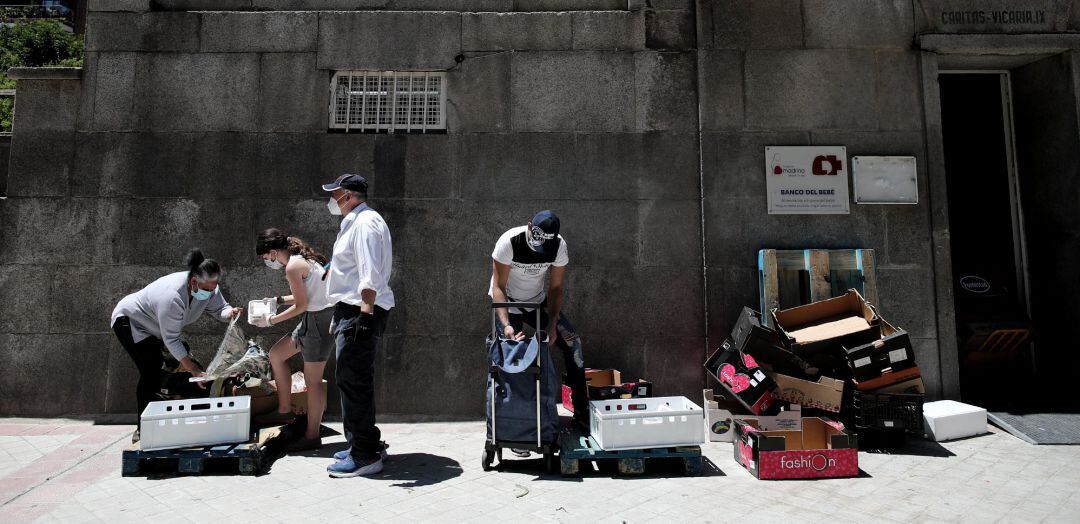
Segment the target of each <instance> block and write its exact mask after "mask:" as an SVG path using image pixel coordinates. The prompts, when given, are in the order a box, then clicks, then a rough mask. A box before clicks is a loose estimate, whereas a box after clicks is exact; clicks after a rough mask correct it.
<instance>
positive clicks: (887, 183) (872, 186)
mask: <svg viewBox="0 0 1080 524" xmlns="http://www.w3.org/2000/svg"><path fill="white" fill-rule="evenodd" d="M917 175H918V169H917V166H916V164H915V157H913V156H853V157H851V178H852V180H853V181H854V182H853V185H854V186H855V203H856V204H918V203H919V183H918V177H917Z"/></svg>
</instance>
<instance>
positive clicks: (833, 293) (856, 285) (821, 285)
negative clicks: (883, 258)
mask: <svg viewBox="0 0 1080 524" xmlns="http://www.w3.org/2000/svg"><path fill="white" fill-rule="evenodd" d="M758 289H759V293H760V295H759V299H760V306H761V318H762V322H763V323H764V324H765V325H769V323H770V322H771V320H770V318H769V311H771V310H772V309H776V308H779V309H788V308H793V307H795V306H801V305H803V304H809V303H811V302H817V301H818V300H824V299H826V298H832V297H837V296H840V295H843V294H844V293H846V292H847V290H848V289H855V290H857V291H858V292H859V294H861V295H862V296H863V297H864V298H866V300H867V301H868V302H870V303H871V304H874V305H877V304H878V300H877V298H878V296H877V278H876V265H875V257H874V250H873V249H795V250H783V249H762V250H761V251H758Z"/></svg>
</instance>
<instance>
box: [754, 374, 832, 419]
mask: <svg viewBox="0 0 1080 524" xmlns="http://www.w3.org/2000/svg"><path fill="white" fill-rule="evenodd" d="M769 377H770V378H772V380H773V381H774V382H776V398H779V399H780V400H785V401H787V402H791V403H792V404H799V405H801V406H804V407H808V408H817V409H823V410H825V411H831V412H833V413H839V412H840V406H841V403H842V402H843V399H844V381H843V380H837V379H835V378H829V377H819V378H818V379H817V381H816V382H811V381H809V380H803V379H800V378H795V377H790V376H787V375H782V374H780V373H770V374H769Z"/></svg>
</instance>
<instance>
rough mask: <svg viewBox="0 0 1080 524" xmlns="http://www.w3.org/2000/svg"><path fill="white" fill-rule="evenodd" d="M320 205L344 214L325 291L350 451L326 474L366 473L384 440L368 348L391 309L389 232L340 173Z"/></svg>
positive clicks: (377, 467)
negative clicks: (378, 423)
mask: <svg viewBox="0 0 1080 524" xmlns="http://www.w3.org/2000/svg"><path fill="white" fill-rule="evenodd" d="M322 188H323V190H325V191H329V192H330V201H329V202H327V207H328V208H329V210H330V214H332V215H344V218H343V219H342V220H341V229H340V230H339V231H338V234H337V240H335V241H334V251H333V256H332V257H331V259H330V269H329V271H327V278H326V290H327V295H329V297H330V301H331V302H333V303H335V306H334V319H333V321H332V323H331V324H330V329H331V332H332V333H333V335H334V340H335V343H336V346H337V371H336V375H335V377H336V379H337V386H338V390H339V391H340V393H341V419H342V423H343V425H344V427H345V438H346V439H347V440H348V442H349V446H350V447H349V449H347V450H344V451H341V452H338V453H336V454H335V455H334V458H335V459H337V461H336V462H335V463H334V464H331V465H330V466H329V467H327V468H326V469H327V471H329V472H330V476H331V477H338V478H340V477H355V476H358V475H373V474H375V473H378V472H380V471H382V469H383V464H382V459H383V455H384V444H383V443H382V442H381V440H380V438H381V434H380V431H379V428H378V427H377V426H376V425H375V349H376V346H377V344H378V342H379V338H380V337H381V336H382V333H383V329H384V328H385V327H386V317H387V316H388V315H389V314H390V310H391V309H392V308H393V307H394V292H393V291H391V290H390V266H391V261H392V259H393V250H392V247H391V242H390V230H389V229H387V227H386V222H385V221H383V218H382V216H381V215H379V213H377V212H375V211H374V210H373V209H371V208H370V207H368V205H367V190H368V185H367V181H366V180H364V177H362V176H360V175H350V174H345V175H341V176H340V177H338V178H337V180H335V181H334V182H333V183H330V184H326V185H324V186H322Z"/></svg>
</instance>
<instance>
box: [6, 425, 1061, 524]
mask: <svg viewBox="0 0 1080 524" xmlns="http://www.w3.org/2000/svg"><path fill="white" fill-rule="evenodd" d="M329 426H330V427H331V428H332V429H334V430H337V431H340V429H341V427H340V424H330V425H329ZM381 427H382V430H383V435H384V438H385V439H386V440H387V441H388V442H389V443H390V445H391V448H390V452H391V455H390V458H388V459H387V462H386V470H385V471H384V472H383V473H381V474H379V475H376V476H375V477H373V478H353V479H331V478H329V477H328V476H327V474H326V471H325V468H326V466H327V464H329V463H330V459H328V458H326V457H328V456H329V455H330V454H331V453H333V452H334V451H337V450H339V449H342V448H343V447H344V445H343V444H342V441H343V437H341V436H340V435H338V436H335V437H331V438H327V439H325V440H324V442H327V443H329V444H330V445H327V446H324V447H323V449H322V450H319V451H318V452H317V453H307V454H305V455H292V456H286V457H283V458H280V459H278V460H276V461H275V462H273V463H272V464H271V466H270V468H269V471H268V472H266V473H265V474H262V475H260V476H257V477H243V476H229V475H221V474H218V475H207V476H185V477H177V476H169V475H160V474H159V475H153V476H151V477H150V478H146V477H121V476H120V462H121V461H120V452H121V451H122V450H123V449H124V448H125V447H126V446H127V445H128V443H129V442H130V435H131V432H132V430H133V426H122V425H117V426H96V425H92V424H91V423H88V422H77V421H60V420H19V419H7V420H4V419H0V504H2V507H0V515H3V521H4V522H8V523H10V522H65V523H68V522H145V521H153V522H155V523H167V522H205V521H208V520H219V521H224V520H227V521H236V522H260V523H262V522H291V523H296V522H311V521H318V522H323V521H348V522H363V521H375V522H385V521H398V522H417V521H423V522H427V521H436V522H460V521H492V522H495V521H499V522H506V521H512V522H517V521H526V520H528V521H577V522H582V521H598V522H639V521H663V522H671V521H683V522H707V521H713V522H729V521H734V520H737V519H741V518H744V517H745V518H747V519H748V520H750V521H753V522H785V523H790V522H821V521H824V520H825V519H829V520H830V521H831V522H868V521H873V522H883V521H884V522H890V521H898V522H910V521H916V522H924V521H945V522H951V521H962V522H994V521H999V520H1001V521H1007V522H1076V521H1077V520H1078V519H1080V468H1077V464H1080V446H1033V445H1030V444H1027V443H1025V442H1023V441H1021V440H1019V439H1017V438H1015V437H1013V436H1011V435H1009V434H1007V433H1003V432H1001V431H998V430H997V429H996V428H991V431H992V432H991V433H990V434H987V435H983V436H979V437H973V438H969V439H964V440H960V441H956V442H948V443H943V444H942V445H940V446H939V445H937V444H933V443H929V442H922V441H919V442H918V445H916V446H912V447H911V448H909V449H908V450H907V453H912V454H903V455H901V454H892V455H889V454H875V453H860V454H859V465H860V466H861V468H862V470H863V472H864V473H863V475H862V476H861V477H860V478H854V479H837V480H816V481H761V480H756V479H754V478H752V477H751V476H750V475H749V474H748V473H747V472H746V471H745V470H744V469H742V468H741V467H740V466H738V465H737V464H736V463H735V462H734V459H733V458H732V448H731V445H730V444H720V443H710V444H707V445H705V446H704V447H703V450H704V454H705V456H706V457H707V459H708V460H707V461H706V472H705V474H704V475H703V476H701V477H683V476H682V475H681V471H679V470H678V469H677V468H674V467H673V468H670V469H662V470H660V471H653V472H650V473H649V474H647V475H646V476H644V477H619V476H617V475H616V474H615V473H613V472H611V471H592V472H586V473H585V475H584V476H583V477H582V478H572V479H563V478H561V477H560V476H558V474H554V475H550V474H546V473H544V472H543V471H542V469H541V465H540V463H539V461H526V462H515V463H514V464H515V466H514V467H507V468H504V470H503V471H491V472H485V471H483V470H482V469H481V467H480V457H481V454H482V450H483V439H484V424H483V422H454V423H417V424H383V425H381ZM507 455H509V454H507Z"/></svg>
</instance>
